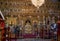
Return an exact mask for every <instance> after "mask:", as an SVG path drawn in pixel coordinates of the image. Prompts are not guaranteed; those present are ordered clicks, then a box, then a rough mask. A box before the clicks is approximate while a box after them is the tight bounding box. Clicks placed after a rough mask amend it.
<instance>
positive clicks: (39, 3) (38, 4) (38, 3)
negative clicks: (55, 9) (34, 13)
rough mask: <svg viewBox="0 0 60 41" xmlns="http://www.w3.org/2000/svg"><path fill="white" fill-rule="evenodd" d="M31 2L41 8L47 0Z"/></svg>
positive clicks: (33, 0) (32, 0)
mask: <svg viewBox="0 0 60 41" xmlns="http://www.w3.org/2000/svg"><path fill="white" fill-rule="evenodd" d="M31 2H32V4H33V5H34V6H35V7H37V8H39V7H40V6H42V4H44V2H45V0H31Z"/></svg>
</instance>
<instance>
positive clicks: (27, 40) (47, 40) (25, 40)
mask: <svg viewBox="0 0 60 41" xmlns="http://www.w3.org/2000/svg"><path fill="white" fill-rule="evenodd" d="M10 41H51V39H36V38H29V39H15V40H14V39H11V40H10Z"/></svg>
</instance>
